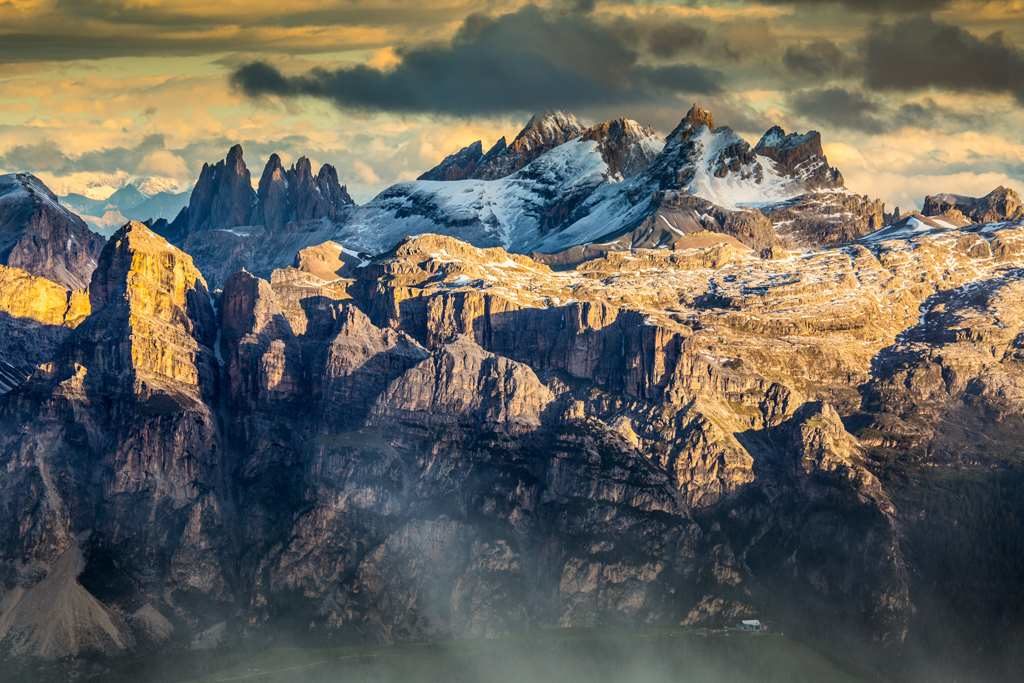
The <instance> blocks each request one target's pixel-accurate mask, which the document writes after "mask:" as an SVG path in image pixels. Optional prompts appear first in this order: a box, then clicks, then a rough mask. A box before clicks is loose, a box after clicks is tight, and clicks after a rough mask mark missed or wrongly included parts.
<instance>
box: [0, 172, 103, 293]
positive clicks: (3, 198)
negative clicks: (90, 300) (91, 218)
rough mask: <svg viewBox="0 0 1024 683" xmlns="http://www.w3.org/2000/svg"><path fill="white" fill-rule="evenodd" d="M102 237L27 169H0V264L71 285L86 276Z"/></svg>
mask: <svg viewBox="0 0 1024 683" xmlns="http://www.w3.org/2000/svg"><path fill="white" fill-rule="evenodd" d="M102 248H103V238H102V237H100V236H99V235H97V234H96V233H94V232H92V231H91V230H89V227H88V226H87V225H86V224H85V222H84V221H83V220H82V219H81V218H79V217H78V216H76V215H75V214H74V213H72V212H71V211H69V210H68V209H67V208H65V207H64V206H63V205H61V204H60V202H59V201H58V200H57V195H55V194H54V193H53V192H52V191H51V190H50V188H48V187H47V186H46V184H45V183H44V182H43V181H42V180H40V179H39V178H37V177H36V176H34V175H32V174H31V173H11V174H7V175H0V265H8V266H13V267H17V268H21V269H23V270H25V271H27V272H29V273H32V274H33V275H40V276H42V277H45V278H48V279H50V280H53V281H55V282H59V283H61V284H62V285H64V286H66V287H70V288H72V289H84V288H85V286H86V285H87V284H88V282H89V277H90V275H91V274H92V271H93V268H95V267H96V258H97V257H98V256H99V253H100V250H101V249H102Z"/></svg>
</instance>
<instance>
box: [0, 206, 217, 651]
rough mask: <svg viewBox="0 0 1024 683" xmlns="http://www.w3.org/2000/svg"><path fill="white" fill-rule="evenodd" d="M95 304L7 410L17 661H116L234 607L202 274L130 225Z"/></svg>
mask: <svg viewBox="0 0 1024 683" xmlns="http://www.w3.org/2000/svg"><path fill="white" fill-rule="evenodd" d="M89 296H90V307H91V313H90V314H89V316H88V317H87V318H86V319H85V320H84V322H82V323H81V324H79V325H78V326H77V327H76V328H75V329H74V330H73V331H72V332H70V333H69V334H68V335H67V337H66V339H65V340H64V341H63V343H62V344H61V346H60V347H59V348H58V350H57V351H56V352H55V354H54V357H53V358H52V359H50V360H49V361H48V362H47V363H44V364H42V365H41V366H40V369H39V370H38V371H37V372H35V373H34V374H33V376H32V378H31V379H30V380H29V381H28V382H27V383H25V384H24V385H22V386H21V387H19V389H18V390H16V391H14V392H11V393H10V394H9V395H8V398H7V399H6V400H4V402H3V404H2V406H0V423H2V424H3V425H4V428H3V436H2V437H0V452H2V453H3V454H4V466H5V468H6V478H5V481H4V485H3V486H2V487H0V505H2V506H3V509H4V510H5V511H6V519H7V520H8V521H7V523H6V524H5V525H4V528H3V530H2V531H0V535H2V536H3V538H4V539H5V541H4V542H3V544H2V550H0V593H2V597H0V604H2V605H3V608H2V610H3V614H2V615H0V623H2V624H3V625H4V626H3V629H2V630H3V632H4V634H5V639H4V641H3V645H2V647H3V649H4V651H5V652H7V653H18V652H26V653H28V654H33V655H37V656H41V657H64V656H71V655H77V654H83V653H86V652H99V653H111V652H117V651H121V650H124V649H126V648H130V647H132V646H133V645H134V644H135V643H136V642H151V641H149V640H147V639H148V638H151V631H152V628H151V626H152V624H153V623H157V622H160V621H161V619H159V618H157V615H159V617H162V619H163V620H165V621H168V623H170V621H173V622H174V623H175V624H183V623H184V624H187V625H188V630H192V628H195V627H199V628H198V630H201V629H202V628H203V623H204V622H203V620H204V619H209V618H210V613H211V612H216V611H217V610H219V609H220V607H217V606H218V605H221V606H222V605H223V604H224V601H225V600H226V599H228V591H227V580H226V578H225V577H226V570H225V568H224V565H222V562H221V558H222V557H223V555H222V553H224V552H225V551H226V549H227V547H226V545H225V542H226V539H225V537H224V536H223V535H222V530H223V528H224V523H225V518H224V515H225V514H226V511H225V506H226V501H227V498H226V497H225V491H224V488H223V487H224V485H225V479H224V472H225V470H226V468H227V463H225V461H224V460H223V459H222V457H221V451H220V449H219V446H218V438H217V433H218V428H217V425H216V419H215V416H214V413H213V409H212V408H211V406H210V404H209V403H208V400H209V399H211V398H212V397H213V395H214V392H215V389H216V387H215V382H216V381H217V374H218V370H217V368H218V367H219V366H218V361H217V357H216V353H215V352H214V350H213V349H212V348H211V347H212V346H213V345H215V344H216V338H217V336H218V332H217V329H216V320H215V317H214V313H213V306H212V302H211V300H210V296H209V294H208V292H207V290H206V287H205V283H204V281H203V279H202V276H201V275H200V274H199V272H198V271H197V270H196V269H195V267H194V265H193V264H192V261H191V259H190V258H189V257H188V256H187V255H186V254H184V253H183V252H181V251H179V250H177V249H175V248H174V247H172V246H170V245H169V244H168V243H167V242H165V241H164V240H163V239H161V238H160V237H158V236H157V235H155V234H153V233H152V232H150V231H149V230H148V228H146V227H145V226H144V225H142V224H138V223H132V224H129V225H127V226H125V227H124V228H123V229H122V230H120V231H119V232H118V233H117V234H115V235H114V236H113V237H112V238H111V240H110V241H109V242H108V244H107V246H106V247H105V248H104V250H103V252H102V254H101V255H100V258H99V264H98V266H97V269H96V271H95V272H94V274H93V278H92V283H91V286H90V291H89ZM28 423H32V424H34V425H36V427H34V428H33V429H27V430H23V429H20V428H17V429H16V428H14V425H24V424H28ZM19 529H20V531H19ZM29 530H31V531H29ZM124 547H132V548H135V549H136V551H135V552H132V553H131V554H130V555H122V554H121V553H120V552H119V551H118V550H117V549H118V548H124ZM104 567H117V569H116V570H110V571H106V570H103V569H102V568H104ZM128 576H131V577H134V578H132V579H131V580H130V581H129V582H128V583H125V582H124V578H125V577H128ZM145 604H149V606H150V608H149V609H148V610H147V611H146V614H147V615H148V616H147V617H146V618H145V619H143V620H139V619H135V618H133V616H132V615H134V614H135V613H136V612H137V611H138V610H139V609H140V608H141V607H143V606H144V605H145ZM185 605H192V607H188V608H185V607H184V606H185ZM198 605H206V607H203V608H200V609H199V610H198V611H196V606H198ZM182 620H184V621H182ZM205 623H209V622H208V621H207V622H205ZM137 638H138V639H141V640H138V641H137Z"/></svg>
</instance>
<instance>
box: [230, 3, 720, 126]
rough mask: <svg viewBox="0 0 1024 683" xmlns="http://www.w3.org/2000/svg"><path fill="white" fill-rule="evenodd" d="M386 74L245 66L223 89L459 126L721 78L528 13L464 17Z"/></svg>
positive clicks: (588, 22) (576, 22)
mask: <svg viewBox="0 0 1024 683" xmlns="http://www.w3.org/2000/svg"><path fill="white" fill-rule="evenodd" d="M398 56H399V57H400V60H401V61H400V62H399V63H398V64H397V65H396V66H395V67H394V68H392V69H390V70H381V69H375V68H372V67H369V66H366V65H360V66H355V67H350V68H342V69H337V70H327V69H313V70H312V71H309V72H308V73H305V74H302V75H298V76H289V75H285V74H283V73H282V72H281V71H279V70H278V69H277V68H275V67H273V66H271V65H269V64H267V63H264V62H254V63H252V64H248V65H246V66H243V67H241V68H239V69H237V70H236V71H235V72H234V73H233V74H232V76H231V82H232V83H233V84H234V85H235V86H236V87H237V88H238V89H240V90H241V91H242V92H243V93H245V94H247V95H249V96H252V97H258V96H261V95H278V96H282V97H294V96H310V97H318V98H324V99H328V100H330V101H332V102H334V103H335V104H336V105H338V106H339V107H342V108H351V109H365V110H377V111H394V112H406V113H409V112H428V113H439V114H453V115H458V116H469V115H474V114H494V113H499V112H509V111H535V110H540V109H545V108H550V107H585V106H592V105H604V104H618V103H627V102H635V101H638V100H644V99H648V98H654V97H662V96H667V95H674V94H679V93H699V94H709V93H716V92H719V91H720V90H721V85H720V83H721V80H722V76H721V75H720V74H719V73H718V72H716V71H713V70H711V69H708V68H705V67H703V66H698V65H692V64H672V65H666V66H650V65H645V64H642V63H641V62H640V54H639V52H638V50H637V49H636V48H635V47H634V46H633V45H631V44H630V42H629V39H628V37H626V36H624V35H620V34H618V33H616V32H615V31H614V30H612V28H611V27H609V26H605V25H603V24H600V23H598V22H597V21H596V20H595V19H594V18H593V17H591V16H590V15H588V14H584V13H579V12H571V13H554V12H548V11H544V10H542V9H540V8H538V7H536V6H533V5H528V6H526V7H524V8H522V9H520V10H518V11H516V12H513V13H510V14H504V15H501V16H498V17H493V18H492V17H487V16H483V15H471V16H469V17H468V18H467V19H466V20H465V22H464V23H463V24H462V26H461V27H460V28H459V30H458V31H457V33H456V34H455V36H454V38H453V39H452V41H451V43H450V44H448V45H433V46H427V47H418V48H409V49H404V50H400V51H399V52H398Z"/></svg>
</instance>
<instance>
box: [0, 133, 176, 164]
mask: <svg viewBox="0 0 1024 683" xmlns="http://www.w3.org/2000/svg"><path fill="white" fill-rule="evenodd" d="M163 147H164V138H163V136H162V135H147V136H145V137H144V138H143V139H142V140H141V141H140V142H139V144H138V145H136V146H134V147H110V148H105V149H97V150H92V151H89V152H86V153H84V154H82V155H81V156H77V157H71V156H68V155H67V154H65V152H64V151H63V150H62V149H60V147H58V146H57V144H56V143H55V142H53V141H52V140H43V141H41V142H38V143H34V144H30V145H17V146H15V147H12V148H10V149H8V150H7V151H6V152H4V153H3V154H0V167H3V168H8V169H19V170H20V169H25V170H33V169H41V168H45V169H46V170H47V171H49V172H51V173H54V174H66V173H73V172H79V171H102V172H107V173H109V172H114V171H118V170H121V171H134V170H135V169H136V168H137V167H138V166H139V165H140V164H141V163H142V161H143V160H144V159H145V158H146V157H147V156H148V155H150V154H152V153H153V152H156V151H159V150H161V149H163Z"/></svg>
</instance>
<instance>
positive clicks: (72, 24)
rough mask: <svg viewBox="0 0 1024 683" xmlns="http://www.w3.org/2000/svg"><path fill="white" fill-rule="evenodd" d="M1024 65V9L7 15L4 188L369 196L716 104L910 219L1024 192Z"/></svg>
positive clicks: (525, 8)
mask: <svg viewBox="0 0 1024 683" xmlns="http://www.w3.org/2000/svg"><path fill="white" fill-rule="evenodd" d="M1022 46H1024V2H1020V1H1019V0H1013V1H1012V2H1011V1H1007V2H995V0H884V1H883V0H833V1H824V0H644V1H643V2H637V1H636V0H487V2H484V3H481V2H479V0H437V1H436V2H430V3H411V2H409V0H360V1H359V2H352V0H291V1H290V2H289V3H281V2H271V1H270V0H219V1H218V2H217V3H210V2H208V1H206V0H161V1H160V2H155V1H150V0H146V1H145V2H140V1H139V0H0V63H2V64H3V68H0V171H10V170H23V169H27V170H34V171H36V172H39V173H42V174H44V175H45V176H46V178H47V180H48V182H53V183H54V184H55V186H58V187H59V188H60V189H61V190H62V191H69V190H81V189H83V188H89V187H91V188H93V189H95V190H96V191H97V192H99V191H100V190H103V189H105V188H107V187H108V186H111V185H116V184H118V183H120V182H124V180H125V179H127V178H128V177H130V176H134V175H160V176H165V177H173V178H175V179H176V180H178V181H179V183H180V184H181V185H183V186H188V185H190V184H191V183H192V182H193V181H194V178H195V175H196V173H197V172H198V170H199V167H200V166H201V164H202V162H203V161H212V160H216V159H218V158H222V157H223V155H224V152H225V150H226V149H227V147H228V146H230V144H231V143H233V142H241V143H242V144H243V145H244V146H245V149H246V158H247V160H248V161H249V162H250V164H251V165H253V166H258V165H259V164H260V163H262V160H263V159H265V158H266V156H267V155H268V154H269V153H270V152H271V151H278V152H281V153H282V154H283V156H284V157H285V158H295V157H297V156H298V155H301V154H305V155H307V156H309V157H311V158H312V159H313V160H314V163H322V162H330V163H332V164H334V165H335V166H337V167H338V169H339V172H340V173H341V175H342V180H343V182H347V183H348V184H349V185H350V187H351V189H352V191H353V194H354V195H355V196H356V197H357V199H360V200H365V199H368V198H369V197H370V196H372V195H373V194H374V193H375V192H377V191H379V190H380V189H382V188H383V187H384V186H386V185H389V184H391V183H393V182H396V181H399V180H405V179H410V178H413V177H415V176H416V175H418V174H419V173H420V172H421V171H422V170H423V169H424V168H428V167H430V166H432V165H433V164H434V163H436V162H437V161H438V160H439V159H440V158H441V157H443V156H444V155H445V154H448V153H450V152H452V151H454V150H455V149H457V148H459V147H461V146H463V145H465V144H468V143H470V142H473V141H474V140H476V139H478V138H479V139H482V140H483V141H484V143H485V144H490V143H492V142H493V141H494V140H495V139H496V138H497V137H498V136H500V135H512V134H514V133H515V132H516V131H517V129H518V127H519V126H520V125H521V124H522V122H523V121H524V120H525V119H526V117H527V116H528V114H529V113H532V112H533V111H535V110H540V109H548V108H553V107H560V108H567V109H572V110H573V111H574V112H575V113H576V114H577V115H578V116H580V117H581V118H583V119H589V120H592V121H596V120H602V119H606V118H611V117H615V116H623V115H625V116H630V117H632V118H636V119H638V120H640V121H642V122H643V123H645V124H649V125H653V126H654V127H656V128H658V129H659V130H661V131H663V132H666V131H668V130H670V129H671V128H672V127H673V126H674V125H675V123H676V122H677V121H678V120H679V117H680V116H681V114H682V113H683V112H684V111H685V110H686V109H687V108H688V107H689V105H690V104H691V102H692V101H694V100H697V101H699V102H700V103H701V104H703V105H705V106H707V107H709V108H711V109H712V110H713V111H714V112H715V114H716V120H717V121H719V122H720V123H721V124H724V125H731V126H733V127H734V128H736V129H737V130H738V131H740V132H741V133H742V134H744V135H746V136H747V137H749V138H756V137H757V136H758V135H760V134H761V133H763V132H764V130H765V129H766V128H767V127H768V126H770V125H771V124H774V123H778V124H781V125H783V126H784V127H785V128H786V129H787V130H805V129H807V128H810V127H813V128H817V129H819V130H821V132H822V134H823V140H824V143H825V146H826V151H827V152H828V154H829V157H830V160H831V161H832V162H833V163H835V164H836V165H838V166H839V167H840V168H841V169H842V170H843V172H844V175H845V176H846V178H847V180H848V184H849V185H850V187H851V188H852V189H854V190H856V191H860V192H867V193H870V194H874V195H878V196H881V197H883V198H884V199H886V200H887V201H889V202H890V204H892V203H899V204H900V205H902V206H904V207H905V206H907V205H909V204H912V203H915V202H918V201H920V197H919V196H918V195H919V194H920V191H921V189H922V188H924V187H925V185H926V184H927V185H928V187H927V189H928V191H938V190H946V191H960V192H968V193H969V192H975V191H979V190H983V189H986V188H985V186H986V185H992V184H994V183H1003V184H1009V185H1011V186H1015V187H1018V188H1020V187H1021V186H1022V184H1024V183H1022V182H1021V181H1022V180H1024V145H1022V143H1020V142H1019V140H1020V134H1019V132H1020V130H1021V129H1022V128H1024V100H1022V91H1024V87H1022V80H1021V79H1022V74H1024V57H1022V50H1021V47H1022ZM232 83H233V84H234V86H235V87H232ZM97 188H98V189H97ZM987 189H991V187H988V188H987Z"/></svg>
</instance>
